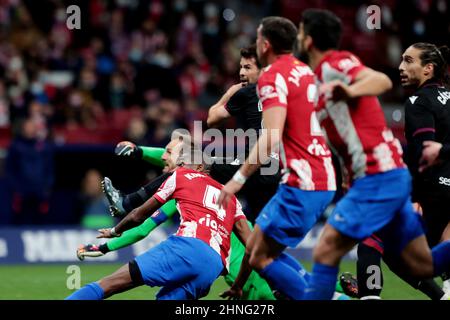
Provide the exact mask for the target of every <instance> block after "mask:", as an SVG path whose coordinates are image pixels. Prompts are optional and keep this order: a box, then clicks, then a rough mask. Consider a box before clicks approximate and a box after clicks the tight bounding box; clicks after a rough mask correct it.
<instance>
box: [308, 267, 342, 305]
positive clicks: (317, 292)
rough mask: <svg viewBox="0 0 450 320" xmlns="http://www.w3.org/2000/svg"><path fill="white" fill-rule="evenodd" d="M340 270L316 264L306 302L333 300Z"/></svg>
mask: <svg viewBox="0 0 450 320" xmlns="http://www.w3.org/2000/svg"><path fill="white" fill-rule="evenodd" d="M338 271H339V268H338V267H332V266H327V265H324V264H321V263H315V264H314V266H313V271H312V274H311V279H310V281H309V286H308V288H307V289H306V291H305V295H304V297H303V298H304V300H331V299H332V298H333V294H334V289H335V287H336V279H337V275H338Z"/></svg>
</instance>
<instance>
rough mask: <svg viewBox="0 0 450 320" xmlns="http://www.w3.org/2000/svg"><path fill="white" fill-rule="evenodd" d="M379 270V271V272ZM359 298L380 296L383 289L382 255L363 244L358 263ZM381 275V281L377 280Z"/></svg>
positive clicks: (359, 248) (359, 246)
mask: <svg viewBox="0 0 450 320" xmlns="http://www.w3.org/2000/svg"><path fill="white" fill-rule="evenodd" d="M377 268H378V270H377ZM356 270H357V280H358V296H359V297H360V298H362V297H369V296H370V297H373V296H380V294H381V290H382V288H383V272H382V271H381V253H380V252H379V251H378V250H376V249H374V248H372V247H370V246H368V245H366V244H364V243H363V242H361V243H360V244H359V245H358V261H357V263H356ZM375 272H377V273H378V274H379V279H375V278H374V277H376V276H377V275H376V274H375Z"/></svg>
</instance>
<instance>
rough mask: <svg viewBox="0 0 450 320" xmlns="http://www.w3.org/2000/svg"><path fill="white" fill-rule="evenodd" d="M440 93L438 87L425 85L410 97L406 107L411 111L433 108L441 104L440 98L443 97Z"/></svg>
mask: <svg viewBox="0 0 450 320" xmlns="http://www.w3.org/2000/svg"><path fill="white" fill-rule="evenodd" d="M441 88H443V87H441ZM443 89H445V88H443ZM440 91H441V90H439V86H438V85H425V86H423V87H421V88H419V89H418V90H417V91H416V92H414V93H413V94H412V95H411V96H409V97H408V99H407V100H406V106H407V107H408V108H410V109H411V108H419V107H422V108H423V107H426V108H433V107H434V106H435V105H437V104H438V102H439V100H438V98H440V97H441V94H440ZM447 92H448V91H447ZM449 98H450V97H449Z"/></svg>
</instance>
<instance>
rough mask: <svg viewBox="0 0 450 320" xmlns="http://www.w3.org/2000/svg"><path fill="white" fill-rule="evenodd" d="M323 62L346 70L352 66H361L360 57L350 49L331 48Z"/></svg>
mask: <svg viewBox="0 0 450 320" xmlns="http://www.w3.org/2000/svg"><path fill="white" fill-rule="evenodd" d="M324 62H327V63H328V64H330V65H331V66H333V67H334V68H336V69H339V70H342V71H346V70H350V69H353V68H354V67H359V66H362V65H363V64H362V62H361V59H359V57H358V56H356V55H355V54H353V53H352V52H350V51H346V50H333V51H331V52H330V53H329V54H328V55H326V56H325V58H324Z"/></svg>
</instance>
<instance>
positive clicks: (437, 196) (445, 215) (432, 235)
mask: <svg viewBox="0 0 450 320" xmlns="http://www.w3.org/2000/svg"><path fill="white" fill-rule="evenodd" d="M417 199H418V202H419V204H420V206H421V207H422V211H423V220H424V221H425V235H426V237H427V240H428V244H429V246H430V247H431V248H432V247H434V246H435V245H437V244H438V243H439V241H440V240H441V236H442V233H443V232H444V230H445V228H446V227H447V225H448V223H449V222H450V205H449V204H450V193H449V192H443V191H442V190H432V189H429V191H428V192H426V193H425V192H422V193H421V194H420V195H418V197H417Z"/></svg>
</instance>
